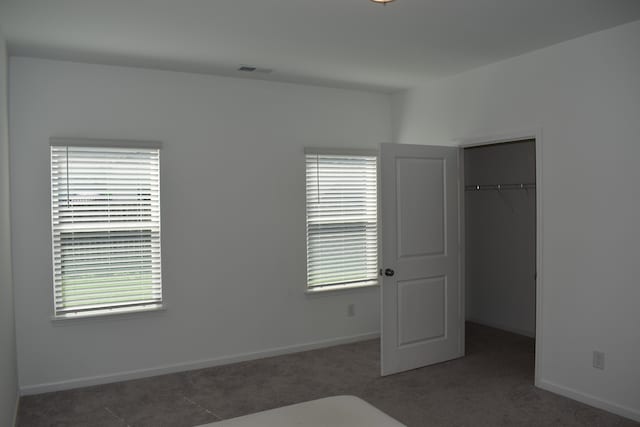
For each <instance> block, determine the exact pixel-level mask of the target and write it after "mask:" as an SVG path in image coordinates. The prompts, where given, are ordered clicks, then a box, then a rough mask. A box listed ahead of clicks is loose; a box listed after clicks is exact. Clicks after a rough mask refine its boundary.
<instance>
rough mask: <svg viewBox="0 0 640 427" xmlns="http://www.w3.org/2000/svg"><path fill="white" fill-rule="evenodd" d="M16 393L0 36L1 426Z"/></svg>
mask: <svg viewBox="0 0 640 427" xmlns="http://www.w3.org/2000/svg"><path fill="white" fill-rule="evenodd" d="M0 34H1V32H0ZM17 396H18V386H17V375H16V339H15V327H14V316H13V283H12V277H11V228H10V212H9V139H8V121H7V51H6V45H5V40H4V38H3V37H2V36H1V35H0V425H3V426H11V425H13V417H14V415H15V408H16V405H17V403H18V401H17Z"/></svg>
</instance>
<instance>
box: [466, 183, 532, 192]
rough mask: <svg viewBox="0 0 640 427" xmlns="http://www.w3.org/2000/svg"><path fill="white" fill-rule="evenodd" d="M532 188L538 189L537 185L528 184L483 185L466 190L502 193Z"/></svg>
mask: <svg viewBox="0 0 640 427" xmlns="http://www.w3.org/2000/svg"><path fill="white" fill-rule="evenodd" d="M530 188H536V184H535V183H526V184H524V183H523V184H482V185H466V186H465V187H464V189H465V190H466V191H486V190H494V191H502V190H528V189H530Z"/></svg>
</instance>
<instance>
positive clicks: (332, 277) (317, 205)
mask: <svg viewBox="0 0 640 427" xmlns="http://www.w3.org/2000/svg"><path fill="white" fill-rule="evenodd" d="M305 157H306V200H307V286H308V287H309V288H310V289H311V288H313V289H317V288H322V287H331V286H341V285H342V286H348V285H359V284H369V283H375V282H376V280H377V265H378V248H377V243H378V237H377V178H376V173H377V171H376V168H377V165H376V161H377V157H376V156H375V155H355V154H354V155H349V154H321V153H310V152H307V153H306V156H305Z"/></svg>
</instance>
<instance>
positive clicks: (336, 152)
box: [304, 147, 380, 295]
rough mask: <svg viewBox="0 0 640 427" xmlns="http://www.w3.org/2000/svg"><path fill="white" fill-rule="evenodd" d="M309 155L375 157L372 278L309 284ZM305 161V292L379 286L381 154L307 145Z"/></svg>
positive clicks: (314, 292)
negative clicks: (374, 262) (374, 248)
mask: <svg viewBox="0 0 640 427" xmlns="http://www.w3.org/2000/svg"><path fill="white" fill-rule="evenodd" d="M309 155H320V156H322V155H330V156H345V157H348V156H358V157H359V156H362V157H374V158H375V163H376V169H375V183H376V194H375V198H376V221H375V227H376V232H375V234H376V237H375V241H376V268H375V271H376V274H375V276H374V277H372V278H371V279H370V280H363V281H359V282H356V283H347V284H328V285H315V286H309V264H308V263H309V230H308V226H309V215H308V207H309V200H308V198H307V156H309ZM304 162H305V168H304V173H305V261H306V262H305V293H306V294H310V295H312V294H319V293H326V292H341V291H348V290H354V289H362V288H369V287H377V286H379V279H378V277H379V274H378V272H379V267H380V265H379V263H380V261H379V260H380V177H379V174H380V156H379V151H378V150H377V149H358V148H322V147H305V148H304Z"/></svg>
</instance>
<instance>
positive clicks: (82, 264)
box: [51, 141, 162, 317]
mask: <svg viewBox="0 0 640 427" xmlns="http://www.w3.org/2000/svg"><path fill="white" fill-rule="evenodd" d="M159 156H160V153H159V149H158V148H121V147H111V146H109V147H99V146H75V145H54V142H53V141H52V146H51V216H52V234H53V278H54V280H53V282H54V300H55V316H56V317H70V316H78V315H92V314H102V313H109V312H119V311H132V310H134V311H135V310H143V309H149V308H154V307H159V306H160V305H161V304H162V284H161V261H160V170H159V168H160V162H159Z"/></svg>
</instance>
